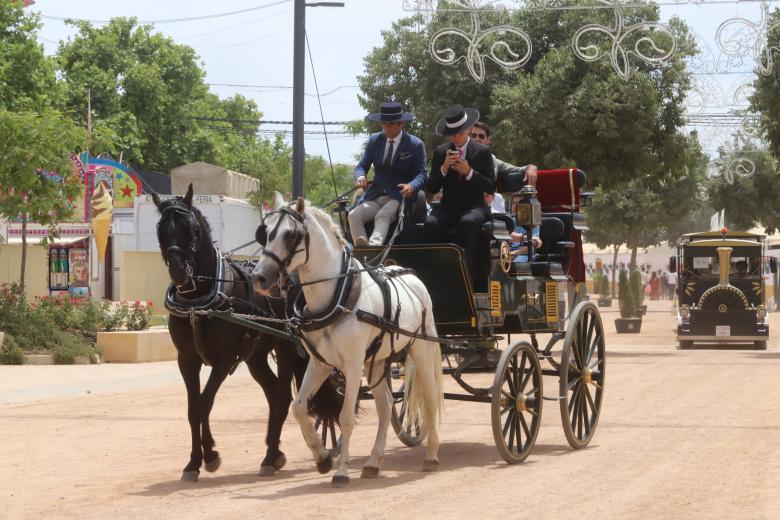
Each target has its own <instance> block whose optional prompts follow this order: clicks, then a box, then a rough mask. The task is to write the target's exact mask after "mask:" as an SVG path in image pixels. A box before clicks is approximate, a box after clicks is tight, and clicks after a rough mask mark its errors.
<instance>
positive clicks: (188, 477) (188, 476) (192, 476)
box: [181, 470, 200, 482]
mask: <svg viewBox="0 0 780 520" xmlns="http://www.w3.org/2000/svg"><path fill="white" fill-rule="evenodd" d="M198 475H200V471H197V470H195V471H182V472H181V480H182V482H197V481H198Z"/></svg>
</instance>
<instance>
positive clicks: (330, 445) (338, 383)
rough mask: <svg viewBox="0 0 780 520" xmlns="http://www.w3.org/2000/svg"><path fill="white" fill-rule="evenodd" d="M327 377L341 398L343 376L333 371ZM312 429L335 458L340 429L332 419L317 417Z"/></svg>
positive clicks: (338, 450)
mask: <svg viewBox="0 0 780 520" xmlns="http://www.w3.org/2000/svg"><path fill="white" fill-rule="evenodd" d="M329 377H330V379H331V382H332V383H333V385H334V386H335V388H336V391H337V392H338V393H340V394H341V395H342V397H343V395H344V387H345V382H344V374H342V373H341V372H340V371H338V370H335V369H334V370H333V372H332V373H331V375H330V376H329ZM314 429H315V430H316V431H317V435H319V437H320V440H321V441H322V446H323V447H324V448H325V449H326V450H328V451H330V453H331V455H332V456H333V457H337V456H338V455H339V453H341V428H339V425H338V423H337V422H336V421H334V420H333V419H323V418H322V417H317V418H316V419H315V420H314Z"/></svg>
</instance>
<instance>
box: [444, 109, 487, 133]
mask: <svg viewBox="0 0 780 520" xmlns="http://www.w3.org/2000/svg"><path fill="white" fill-rule="evenodd" d="M477 121H479V110H477V109H476V108H463V107H462V106H460V105H452V106H451V107H448V108H447V110H445V111H444V117H442V118H441V119H439V122H438V123H436V135H444V136H447V135H455V134H459V133H460V132H462V131H463V130H466V129H467V128H471V127H472V126H474V123H476V122H477Z"/></svg>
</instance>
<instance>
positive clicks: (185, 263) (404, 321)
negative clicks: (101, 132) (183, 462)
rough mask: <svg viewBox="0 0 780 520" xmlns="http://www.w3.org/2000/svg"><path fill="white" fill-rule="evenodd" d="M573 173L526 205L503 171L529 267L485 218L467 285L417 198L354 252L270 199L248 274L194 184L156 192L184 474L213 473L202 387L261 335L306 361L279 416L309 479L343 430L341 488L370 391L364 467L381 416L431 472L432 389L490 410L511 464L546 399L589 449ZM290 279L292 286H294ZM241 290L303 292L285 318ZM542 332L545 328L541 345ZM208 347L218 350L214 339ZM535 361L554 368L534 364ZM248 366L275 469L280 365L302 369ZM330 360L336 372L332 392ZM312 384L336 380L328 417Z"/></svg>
mask: <svg viewBox="0 0 780 520" xmlns="http://www.w3.org/2000/svg"><path fill="white" fill-rule="evenodd" d="M583 183H584V173H583V172H581V171H579V170H576V169H569V170H550V171H542V172H540V175H539V179H538V182H537V189H538V195H539V196H538V199H537V198H536V197H535V196H534V195H535V192H534V191H533V190H530V191H529V190H526V189H523V186H522V179H521V178H520V177H519V176H512V175H509V176H505V177H504V178H502V179H499V185H498V189H499V191H502V192H504V193H520V194H521V197H520V200H517V201H516V203H515V207H514V211H515V217H516V221H517V223H518V224H521V225H525V226H528V227H527V229H532V226H537V225H538V226H540V236H541V238H542V247H541V248H540V249H539V250H537V251H534V250H533V245H532V244H531V243H529V244H528V246H529V255H528V256H529V260H530V261H529V262H526V263H517V262H513V261H512V260H513V259H512V257H511V255H510V252H509V245H508V242H509V241H510V235H509V233H510V231H512V229H511V228H512V227H513V226H514V225H515V220H513V219H512V218H511V216H510V215H495V218H494V219H493V220H491V221H490V222H488V223H487V224H486V225H485V226H484V228H483V229H482V233H483V241H482V243H483V244H484V250H482V251H479V254H480V255H481V256H482V260H483V261H485V262H486V263H487V264H489V269H488V272H489V274H486V276H485V279H483V280H481V279H479V277H477V282H478V283H477V284H476V285H472V277H471V275H470V273H469V269H468V265H467V262H466V258H465V255H464V250H463V249H462V248H461V247H460V246H458V245H456V244H454V243H453V244H427V243H423V242H421V241H420V236H421V233H420V226H421V225H422V221H424V215H425V210H424V209H422V210H421V209H420V206H418V207H417V208H412V210H411V213H410V214H411V218H410V219H408V221H407V222H406V224H405V227H404V230H403V231H402V232H401V234H399V235H398V236H397V237H396V238H397V239H398V240H397V242H396V243H394V244H392V245H391V246H390V247H386V248H382V247H373V248H372V247H362V248H356V249H354V250H353V248H352V246H351V245H349V244H348V243H347V242H346V241H345V239H344V238H343V236H344V233H343V231H342V230H339V229H338V227H337V226H336V225H334V223H333V220H332V219H331V217H330V216H329V215H328V214H327V213H326V212H324V211H322V210H319V209H318V208H313V207H309V206H307V205H306V204H305V202H304V201H303V200H302V199H299V200H298V201H297V202H296V203H293V204H285V203H284V202H283V201H281V200H280V201H278V204H277V207H276V209H275V210H274V211H272V212H270V213H268V214H266V215H265V217H264V220H263V224H262V225H261V226H260V227H259V228H258V231H257V237H256V238H257V241H258V242H259V243H260V244H262V245H263V246H264V247H263V249H262V251H261V258H260V260H259V261H258V262H257V264H256V265H255V266H254V269H253V270H252V273H251V281H250V277H249V276H247V273H246V272H244V271H242V269H241V268H240V267H239V266H237V265H236V264H235V262H232V261H230V259H229V258H227V257H225V256H224V255H222V254H221V253H220V252H219V251H218V250H216V249H215V248H214V247H213V246H212V244H211V242H210V236H209V234H208V225H207V223H206V222H205V220H204V219H203V218H202V215H200V213H199V212H198V211H197V209H196V208H194V207H193V206H192V191H191V190H190V192H189V193H188V195H187V196H185V197H183V198H181V200H174V201H169V202H165V203H162V202H160V201H159V200H157V199H155V204H157V206H158V208H159V209H160V212H161V214H162V217H161V220H160V223H159V224H158V238H159V239H160V247H161V252H162V254H163V258H164V260H165V262H166V264H168V267H169V272H170V274H171V278H172V281H173V283H172V285H171V288H170V289H169V293H168V300H167V301H166V306H167V307H168V308H169V310H171V311H172V318H171V320H172V322H171V325H170V327H171V333H172V336H174V331H176V335H177V336H178V337H179V339H178V340H177V338H176V337H174V343H175V344H176V346H177V349H179V366H180V368H181V369H182V375H183V377H184V379H185V382H186V383H187V387H188V395H189V396H190V398H189V400H188V405H189V407H190V413H189V414H188V416H189V419H190V425H191V428H192V433H193V452H192V455H191V459H190V463H189V464H188V465H187V467H186V468H185V471H184V475H183V478H188V479H192V478H197V471H198V469H199V468H200V466H201V463H202V461H205V462H206V469H207V470H213V469H214V468H216V467H217V466H218V465H219V464H218V462H219V459H218V454H217V453H216V452H215V451H213V445H214V441H213V438H211V434H210V431H209V430H208V413H209V410H210V409H211V405H212V404H213V396H214V393H215V392H216V390H217V388H219V385H220V383H221V382H222V380H224V378H225V377H226V376H227V374H228V372H229V371H230V370H232V369H234V368H235V366H236V364H237V363H238V362H240V361H243V360H247V362H248V363H249V360H254V359H255V357H256V355H255V354H254V353H255V351H258V352H261V354H260V355H262V356H263V357H265V356H266V355H267V353H268V351H269V350H270V347H267V348H264V349H263V350H261V349H260V348H259V347H258V345H260V344H266V343H270V342H272V341H273V338H279V339H281V340H282V341H284V342H286V343H287V344H288V346H287V347H285V346H278V345H274V348H275V349H276V350H277V355H279V352H282V351H284V349H285V348H287V350H289V349H290V347H291V346H293V347H294V345H295V344H297V345H298V346H299V347H300V346H304V347H305V349H306V351H307V352H308V353H309V355H310V356H311V357H312V358H313V359H312V360H311V361H309V362H308V365H307V366H306V373H305V375H303V377H302V378H300V377H296V380H297V382H298V385H299V388H298V393H297V395H296V397H295V399H294V401H293V404H292V411H293V412H294V414H295V417H296V419H297V420H298V422H299V423H300V425H301V428H302V431H303V434H304V438H305V440H306V443H307V445H308V446H309V448H310V449H311V451H312V454H313V455H314V459H315V461H316V462H317V467H318V469H319V470H320V471H321V472H327V471H328V470H330V468H331V467H332V458H331V457H332V453H333V451H332V450H333V448H336V446H335V445H336V444H338V442H339V441H338V437H339V436H338V434H337V426H336V423H337V422H338V426H340V428H341V431H342V434H343V448H342V453H341V456H340V458H339V467H338V469H337V471H336V474H335V476H334V477H333V482H334V484H336V485H342V484H344V483H346V482H347V481H348V480H349V479H348V476H347V470H348V462H349V454H348V446H349V438H350V436H351V432H352V428H353V426H354V410H355V406H356V401H357V399H359V398H361V397H368V395H369V394H371V396H372V397H373V398H374V400H375V402H376V406H377V415H378V418H379V432H378V434H377V440H376V443H375V445H374V449H373V450H372V452H371V456H370V457H369V459H368V461H367V462H366V465H365V466H364V468H363V474H362V476H364V477H371V476H376V475H377V474H378V472H379V466H380V464H381V461H382V458H383V456H384V445H385V441H384V435H383V432H386V430H387V428H388V426H389V424H392V425H393V427H394V429H395V431H396V433H397V434H398V436H399V438H400V439H401V440H402V441H403V442H404V443H405V444H407V445H415V444H418V443H420V442H422V440H423V439H425V438H426V437H427V439H428V440H427V450H426V455H425V463H424V466H423V467H424V469H426V470H433V469H435V468H436V467H438V455H437V453H438V433H437V416H438V414H439V413H440V410H441V399H442V398H448V399H457V400H462V401H472V402H484V403H490V404H491V417H492V425H493V433H494V438H495V442H496V446H497V448H498V450H499V452H500V454H501V456H502V457H503V458H504V459H505V460H506V461H507V462H510V463H516V462H520V461H522V460H524V459H525V458H526V457H527V456H528V454H529V453H530V451H531V449H532V448H533V445H534V443H535V440H536V437H537V434H538V430H539V426H540V424H541V412H542V402H543V400H544V399H548V400H552V401H558V403H559V406H560V412H561V417H562V420H563V428H564V432H565V435H566V438H567V440H568V442H569V443H570V445H571V446H572V447H575V448H582V447H584V446H586V445H587V444H588V443H589V442H590V440H591V439H592V437H593V434H594V432H595V429H596V426H597V423H598V418H599V414H600V411H601V405H602V399H603V391H604V375H605V337H604V331H603V327H602V323H601V318H600V316H599V313H598V310H597V309H596V306H595V305H593V304H592V303H591V302H589V301H587V300H586V299H585V298H583V294H584V290H583V289H584V279H585V269H584V263H583V259H582V247H581V232H582V230H583V229H584V228H585V222H584V216H583V215H582V214H581V213H580V209H581V206H582V203H581V200H580V197H581V195H580V186H581V185H582V184H583ZM513 198H515V197H513ZM420 203H421V204H424V200H420ZM422 207H423V208H424V206H422ZM342 220H345V219H342ZM529 235H530V233H529ZM453 239H454V240H457V237H453ZM401 266H403V267H401ZM214 273H216V274H214ZM294 274H297V275H298V277H299V278H298V279H297V280H296V281H295V282H294V283H291V275H294ZM250 283H251V285H252V287H253V288H254V293H256V294H258V293H259V294H264V295H266V296H268V295H271V298H272V303H273V301H275V302H276V303H278V301H279V299H282V300H286V299H288V298H287V297H288V296H290V294H291V293H290V292H289V291H290V290H291V289H290V288H291V287H292V288H294V289H295V290H296V291H298V292H299V294H300V297H299V298H297V299H296V298H293V299H292V300H294V301H290V302H289V303H291V305H290V306H282V310H281V311H279V310H278V307H279V305H276V307H277V310H276V311H274V310H273V309H272V308H271V307H273V305H271V304H269V303H268V301H267V302H266V305H265V308H264V309H262V308H261V307H259V306H258V305H257V303H256V302H255V301H253V298H252V295H251V294H250V293H252V291H247V289H249V287H248V285H249V284H250ZM482 286H484V287H485V288H486V289H487V290H482V289H483V287H482ZM475 288H476V289H477V290H475ZM274 290H276V291H277V292H276V293H274V292H273V291H274ZM279 291H281V292H279ZM280 312H281V314H280ZM212 318H220V319H219V320H214V319H212ZM215 322H229V323H230V324H235V325H238V326H239V327H240V328H241V330H244V331H253V330H254V331H255V333H256V334H255V335H253V334H250V332H246V333H243V332H240V331H234V330H231V331H230V335H229V337H230V338H234V339H230V340H227V338H228V333H227V331H223V330H221V329H219V328H217V326H216V325H214V323H215ZM206 329H208V330H206ZM242 334H243V338H242ZM512 334H527V335H528V339H529V340H530V341H525V340H520V341H516V342H512V341H511V335H512ZM503 335H506V338H507V340H508V343H509V346H508V347H507V348H505V349H504V350H503V351H502V350H500V349H499V348H498V344H499V341H501V340H502V339H503ZM540 335H546V336H548V337H547V339H546V343H545V344H544V346H540V341H539V340H540V338H539V336H540ZM208 338H211V339H208ZM211 343H214V344H215V345H216V344H217V343H219V344H220V345H221V346H220V347H219V348H214V346H212V345H211ZM556 345H559V346H560V350H558V349H556ZM396 347H397V348H396ZM209 348H211V350H209ZM220 349H222V350H220ZM298 350H301V349H298ZM542 362H546V363H548V364H549V365H550V368H544V369H543V368H542ZM252 363H253V364H252V365H250V370H251V371H252V375H253V376H254V377H255V378H256V379H257V380H258V382H259V383H261V385H262V386H263V389H264V391H265V392H266V396H267V398H268V400H269V404H272V400H274V399H278V400H279V402H277V403H276V405H275V406H271V418H270V421H269V434H268V439H267V443H268V445H269V451H268V453H267V455H266V458H265V459H264V461H263V465H262V466H261V474H268V475H270V474H273V473H274V472H275V471H276V470H278V469H280V468H281V467H282V466H283V465H284V462H285V458H284V454H283V453H281V451H279V449H278V444H279V434H280V431H281V423H282V422H283V421H284V418H285V416H286V408H287V406H288V404H289V402H290V401H289V400H290V395H289V385H290V381H291V379H292V373H293V372H295V373H296V374H298V372H296V371H297V370H299V368H294V367H298V365H297V364H295V363H297V362H295V361H294V360H292V359H290V360H287V365H285V366H286V367H287V368H285V374H286V376H285V377H282V374H281V372H280V373H279V375H278V377H277V378H276V379H273V377H272V374H271V373H270V372H269V369H268V367H267V363H266V362H264V361H263V362H260V361H257V362H255V361H253V362H252ZM402 363H404V364H402ZM443 363H444V364H445V365H446V366H444V367H443V370H442V364H443ZM201 364H211V365H212V366H213V367H214V369H212V373H211V375H210V378H209V382H208V384H207V385H206V390H205V391H204V394H203V396H201V397H200V401H199V400H198V398H197V394H196V393H194V392H197V391H198V387H199V385H198V384H197V383H198V379H197V378H198V371H199V367H200V365H201ZM185 365H187V367H185ZM253 366H254V367H255V368H252V367H253ZM364 366H365V367H367V372H368V373H367V377H366V379H365V381H366V384H365V385H363V384H362V375H363V369H364ZM185 368H186V370H185ZM334 368H338V369H339V371H340V372H341V375H342V377H341V379H340V380H339V381H336V382H337V383H338V384H337V385H334V384H333V382H334V376H333V374H334V373H336V372H334V370H333V369H334ZM475 372H495V375H494V377H493V383H492V385H490V386H488V387H480V386H478V385H477V386H475V385H474V384H473V382H470V381H467V378H468V377H470V376H468V375H469V374H473V373H475ZM442 373H447V374H450V375H451V376H452V377H453V378H454V380H455V381H456V382H457V383H458V384H459V385H460V387H461V388H463V389H464V390H465V391H466V393H465V394H455V393H443V391H442V388H443V387H442V383H441V379H440V375H441V374H442ZM544 375H554V376H557V377H558V389H559V390H558V392H555V393H554V395H552V396H544V395H543V377H542V376H544ZM268 378H271V379H273V382H270V381H269V380H268ZM483 379H484V378H483ZM323 383H326V387H328V388H324V387H323V389H324V390H328V391H329V392H330V394H328V395H332V390H333V388H334V387H337V386H340V387H341V392H342V394H341V395H342V397H343V403H344V404H343V407H342V408H341V412H339V413H335V412H333V410H332V407H329V406H328V403H329V402H330V401H329V400H328V399H326V398H325V395H326V394H327V393H326V394H323V393H322V390H321V391H320V393H318V394H316V395H315V393H316V392H317V390H318V388H320V387H321V385H323ZM317 398H319V402H317ZM310 399H314V401H310ZM312 403H315V409H314V410H313V409H312V408H311V406H312ZM318 410H319V412H318ZM313 411H314V413H315V414H316V413H320V415H322V416H323V417H322V418H321V419H320V420H318V421H317V426H319V432H317V431H315V427H314V426H313V425H312V424H311V423H310V421H309V418H308V416H309V414H311V413H312V412H313ZM201 424H203V437H202V438H201V435H200V431H199V430H200V425H201ZM328 445H329V446H328ZM328 448H330V449H328ZM210 468H211V469H210Z"/></svg>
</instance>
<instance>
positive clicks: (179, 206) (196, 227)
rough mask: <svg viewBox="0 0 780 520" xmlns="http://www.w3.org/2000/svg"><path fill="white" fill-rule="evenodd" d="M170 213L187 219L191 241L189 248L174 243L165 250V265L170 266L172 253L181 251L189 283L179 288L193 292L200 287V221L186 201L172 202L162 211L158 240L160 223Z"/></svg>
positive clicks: (183, 292)
mask: <svg viewBox="0 0 780 520" xmlns="http://www.w3.org/2000/svg"><path fill="white" fill-rule="evenodd" d="M169 214H172V215H179V216H182V217H184V218H186V219H187V224H188V227H189V230H190V243H189V245H188V246H187V249H182V248H181V247H179V246H177V245H176V244H175V243H174V245H172V246H170V247H169V248H168V249H166V250H165V253H164V254H163V261H164V262H165V266H166V267H168V264H169V263H170V259H169V257H170V254H171V253H179V254H180V255H182V256H183V257H184V269H185V272H186V274H187V282H188V285H185V286H181V287H177V289H178V291H179V292H180V293H181V294H188V293H192V292H195V291H196V290H197V289H198V286H197V284H196V283H195V255H196V254H197V253H198V251H199V249H200V245H199V244H200V223H199V222H198V219H197V218H195V215H194V213H193V212H192V210H191V209H189V208H188V207H187V206H186V205H185V204H184V203H182V202H180V201H177V202H176V203H175V204H172V205H170V206H168V207H167V208H165V209H163V210H162V211H161V217H160V220H159V221H158V222H157V239H158V240H159V238H160V223H161V222H162V221H163V220H164V219H165V217H166V216H168V215H169ZM185 288H186V289H185Z"/></svg>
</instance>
